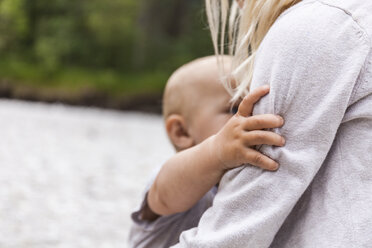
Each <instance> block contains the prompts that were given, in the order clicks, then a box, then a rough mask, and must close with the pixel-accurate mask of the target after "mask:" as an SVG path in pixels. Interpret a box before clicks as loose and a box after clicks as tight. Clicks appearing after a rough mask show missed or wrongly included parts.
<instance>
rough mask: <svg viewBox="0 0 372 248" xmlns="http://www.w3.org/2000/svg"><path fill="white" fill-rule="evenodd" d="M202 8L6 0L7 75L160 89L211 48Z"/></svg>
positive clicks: (0, 9)
mask: <svg viewBox="0 0 372 248" xmlns="http://www.w3.org/2000/svg"><path fill="white" fill-rule="evenodd" d="M201 10H202V1H200V0H176V1H175V0H162V1H158V0H78V1H76V0H53V1H50V0H0V55H1V56H2V58H3V60H2V63H1V64H0V66H1V68H0V80H1V79H3V78H5V77H6V78H9V79H14V80H15V81H17V82H25V84H29V83H30V82H32V84H33V85H37V84H38V85H42V86H43V87H44V86H45V87H57V86H58V85H67V86H68V87H72V88H73V87H74V86H73V85H79V86H78V87H80V86H81V87H82V86H83V85H84V87H86V86H87V87H95V88H100V89H102V90H106V91H110V92H116V91H117V90H122V91H128V92H129V91H130V92H132V91H135V90H140V89H139V87H142V88H141V89H142V91H143V90H145V91H146V89H147V88H148V89H152V90H154V89H155V88H156V90H157V91H159V89H161V88H162V87H163V85H164V83H165V81H166V77H167V76H168V75H169V73H170V72H171V71H172V70H174V69H175V68H177V67H179V66H180V65H182V64H183V63H185V62H187V61H189V60H191V59H193V58H196V57H199V56H203V55H208V54H211V53H212V49H211V43H210V39H209V33H208V30H206V28H205V22H204V23H203V19H204V14H203V12H202V11H201ZM151 78H152V79H151ZM120 85H122V86H120ZM67 86H66V87H67ZM110 87H112V88H113V90H109V88H110Z"/></svg>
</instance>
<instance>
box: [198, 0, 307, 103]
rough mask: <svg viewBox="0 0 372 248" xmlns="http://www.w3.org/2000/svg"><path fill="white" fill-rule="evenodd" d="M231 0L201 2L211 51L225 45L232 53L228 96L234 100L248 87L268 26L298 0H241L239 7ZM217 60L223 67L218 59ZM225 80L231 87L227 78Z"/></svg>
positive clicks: (298, 0) (244, 92) (220, 48)
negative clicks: (210, 37) (231, 80)
mask: <svg viewBox="0 0 372 248" xmlns="http://www.w3.org/2000/svg"><path fill="white" fill-rule="evenodd" d="M232 1H233V3H232V4H231V6H230V3H229V2H230V0H205V3H206V10H207V16H208V22H209V27H210V30H211V36H212V41H213V46H214V50H215V53H216V54H217V55H223V54H225V50H226V47H227V48H228V53H229V54H230V55H233V56H234V59H233V62H232V67H231V68H232V69H231V74H232V76H233V77H234V79H235V80H236V85H237V87H236V88H235V89H234V97H233V99H232V101H235V100H237V99H238V98H239V97H242V96H244V95H246V94H247V93H248V91H249V87H250V84H251V81H252V77H253V66H254V60H255V56H256V53H257V50H258V48H259V46H260V44H261V42H262V40H263V39H264V37H265V35H266V34H267V32H268V31H269V29H270V27H271V26H272V25H273V23H274V22H275V21H276V19H277V18H278V17H279V15H280V14H282V13H283V12H284V11H285V10H286V9H288V8H289V7H291V6H292V5H294V4H296V3H298V2H300V1H301V0H244V6H243V7H242V8H241V9H240V8H239V6H238V3H237V1H235V0H232ZM239 2H240V3H243V1H239ZM227 24H228V25H227ZM227 26H229V27H228V35H226V31H227ZM226 42H227V46H226ZM218 63H219V65H220V66H222V67H223V61H222V60H220V59H219V62H218ZM225 78H229V77H225ZM225 84H226V85H227V87H229V88H232V87H231V83H230V82H228V81H225Z"/></svg>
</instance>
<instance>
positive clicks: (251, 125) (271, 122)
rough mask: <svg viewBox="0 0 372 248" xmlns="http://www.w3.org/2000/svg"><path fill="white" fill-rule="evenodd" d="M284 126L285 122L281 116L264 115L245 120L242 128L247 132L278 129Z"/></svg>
mask: <svg viewBox="0 0 372 248" xmlns="http://www.w3.org/2000/svg"><path fill="white" fill-rule="evenodd" d="M283 124H284V120H283V118H282V117H280V116H279V115H272V114H263V115H254V116H250V117H247V118H245V120H244V122H243V123H242V125H243V126H242V127H243V129H244V130H246V131H252V130H261V129H267V128H277V127H281V126H283Z"/></svg>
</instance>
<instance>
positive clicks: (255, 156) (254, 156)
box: [246, 149, 279, 170]
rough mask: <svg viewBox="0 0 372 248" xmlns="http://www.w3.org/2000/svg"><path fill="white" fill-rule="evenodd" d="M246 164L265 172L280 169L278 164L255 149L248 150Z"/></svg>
mask: <svg viewBox="0 0 372 248" xmlns="http://www.w3.org/2000/svg"><path fill="white" fill-rule="evenodd" d="M246 162H247V163H249V164H251V165H254V166H257V167H260V168H262V169H264V170H277V169H278V167H279V164H278V163H277V162H275V161H274V160H272V159H271V158H269V157H267V156H265V155H263V154H262V153H260V152H258V151H256V150H254V149H248V150H247V152H246Z"/></svg>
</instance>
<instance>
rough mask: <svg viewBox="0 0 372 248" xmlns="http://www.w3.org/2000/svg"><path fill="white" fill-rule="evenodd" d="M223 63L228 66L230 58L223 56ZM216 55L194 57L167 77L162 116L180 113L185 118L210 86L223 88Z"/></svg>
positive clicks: (188, 116)
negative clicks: (194, 58)
mask: <svg viewBox="0 0 372 248" xmlns="http://www.w3.org/2000/svg"><path fill="white" fill-rule="evenodd" d="M223 62H224V65H225V66H227V67H229V66H230V63H231V59H230V57H228V56H224V57H223ZM219 75H221V74H220V73H219V68H218V64H217V59H216V56H208V57H203V58H200V59H196V60H193V61H191V62H190V63H187V64H185V65H183V66H182V67H180V68H179V69H178V70H176V71H175V72H174V73H173V74H172V76H171V77H170V78H169V80H168V82H167V85H166V87H165V91H164V96H163V116H164V118H165V119H166V118H167V117H168V116H170V115H171V114H180V115H182V116H184V118H185V119H186V120H188V119H189V118H190V117H191V113H190V111H191V110H192V109H194V108H195V107H196V105H197V104H198V101H199V100H200V99H201V98H202V97H203V95H204V94H206V93H207V92H206V91H209V90H212V88H213V89H214V88H223V85H222V84H221V83H220V79H219Z"/></svg>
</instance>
